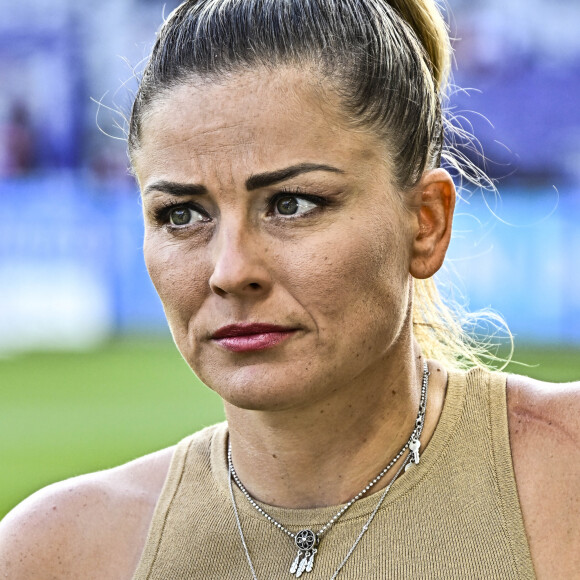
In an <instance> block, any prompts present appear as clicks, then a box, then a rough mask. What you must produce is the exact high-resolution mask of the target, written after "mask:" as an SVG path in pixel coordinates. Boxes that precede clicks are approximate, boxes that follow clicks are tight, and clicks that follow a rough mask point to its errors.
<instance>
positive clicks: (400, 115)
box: [129, 0, 449, 191]
mask: <svg viewBox="0 0 580 580" xmlns="http://www.w3.org/2000/svg"><path fill="white" fill-rule="evenodd" d="M397 4H401V5H402V6H404V7H405V11H406V12H407V14H406V16H407V17H408V18H409V20H410V22H407V21H406V20H405V19H404V18H403V15H402V13H401V12H400V11H399V9H398V8H397V7H396V5H397ZM413 4H415V5H416V6H415V8H414V10H410V8H409V7H410V6H411V5H413ZM430 4H432V2H431V1H427V2H423V1H416V2H413V0H404V1H403V0H399V1H398V2H392V3H387V2H384V1H380V0H187V1H186V2H184V3H183V4H181V5H180V6H179V7H178V8H177V9H176V10H174V11H173V13H172V14H171V15H170V16H169V17H168V19H167V20H166V22H165V23H164V25H163V26H162V28H161V30H160V32H159V34H158V37H157V40H156V42H155V45H154V48H153V51H152V55H151V58H150V60H149V62H148V64H147V66H146V69H145V71H144V74H143V77H142V80H141V83H140V87H139V89H138V92H137V96H136V99H135V101H134V105H133V110H132V114H131V120H130V126H129V151H130V153H133V152H134V151H135V150H137V149H138V148H139V143H140V139H141V131H142V119H143V113H144V111H145V110H146V109H147V107H148V106H150V105H151V104H152V102H153V101H155V98H156V97H157V96H159V95H160V94H162V93H164V92H165V91H168V90H170V89H171V88H172V87H174V86H176V85H177V84H180V83H183V82H187V81H188V80H189V81H191V82H195V80H194V79H195V77H198V78H200V77H202V78H203V77H205V78H208V77H209V78H210V79H211V78H212V77H219V76H222V75H225V74H231V73H235V72H240V71H244V70H251V69H255V68H257V67H266V68H272V67H276V66H287V65H290V66H297V67H299V68H300V70H307V69H308V68H310V69H311V70H313V71H316V75H317V77H319V78H321V79H322V82H324V80H325V79H326V80H327V84H328V86H329V88H331V89H334V91H335V92H336V93H337V94H338V96H339V97H340V102H341V105H342V108H343V110H344V112H345V116H346V117H347V118H348V120H349V121H350V122H351V123H353V124H355V125H358V126H360V127H364V128H367V129H368V130H370V131H372V132H374V133H375V134H377V135H378V136H379V137H381V138H382V139H384V141H385V144H386V146H387V151H388V152H389V158H390V168H391V170H392V171H393V173H394V176H393V180H394V184H395V185H396V186H397V187H398V188H399V189H400V190H401V191H405V190H407V189H409V188H412V187H413V186H415V185H416V184H417V183H418V181H419V180H420V178H421V176H422V174H423V172H424V171H425V169H430V168H434V167H437V166H438V165H439V163H440V159H441V150H442V146H443V121H442V114H441V106H440V94H439V91H440V88H441V87H440V84H442V82H443V76H444V74H445V73H444V70H445V69H446V67H447V63H446V62H442V61H445V59H446V58H448V54H449V53H448V51H447V52H446V51H445V50H441V46H440V45H441V43H447V44H448V38H447V35H446V31H445V25H444V23H443V20H442V19H441V16H440V15H439V12H438V11H437V9H436V7H435V5H433V6H432V7H431V10H430V11H429V10H426V8H425V6H429V5H430ZM418 7H422V8H423V10H422V12H421V11H417V8H418ZM425 15H427V16H428V17H429V18H426V16H425ZM421 17H422V21H421ZM437 17H438V18H439V20H437ZM429 19H430V20H429ZM429 25H430V29H429ZM442 31H443V32H442ZM419 35H422V36H423V37H424V38H423V40H424V42H422V39H420V38H419ZM437 35H439V36H441V39H440V40H441V42H439V43H438V44H437V43H434V38H435V37H436V36H437ZM433 46H435V47H436V48H437V49H438V50H433V48H432V47H433ZM430 47H431V50H432V52H433V54H429V53H428V49H429V48H430Z"/></svg>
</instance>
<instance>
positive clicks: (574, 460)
mask: <svg viewBox="0 0 580 580" xmlns="http://www.w3.org/2000/svg"><path fill="white" fill-rule="evenodd" d="M507 404H508V424H509V433H510V445H511V450H512V459H513V465H514V472H515V476H516V483H517V489H518V494H519V498H520V505H521V508H522V514H523V518H524V526H525V530H526V534H527V536H528V541H529V545H530V550H531V553H532V560H533V562H534V567H535V569H536V574H537V577H538V578H571V577H573V571H574V570H575V571H577V570H578V569H580V557H579V552H578V550H577V546H578V543H580V531H579V530H580V501H579V497H578V489H580V383H578V382H577V383H562V384H557V383H547V382H543V381H538V380H534V379H530V378H528V377H523V376H518V375H509V376H508V380H507Z"/></svg>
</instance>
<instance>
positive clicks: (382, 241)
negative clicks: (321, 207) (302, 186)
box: [284, 219, 408, 327]
mask: <svg viewBox="0 0 580 580" xmlns="http://www.w3.org/2000/svg"><path fill="white" fill-rule="evenodd" d="M361 223H363V224H365V225H364V226H363V227H361ZM356 225H357V226H358V227H354V221H353V227H346V228H343V229H342V231H340V232H339V234H338V235H336V234H335V235H332V236H329V237H331V239H329V240H328V241H327V243H318V244H316V245H307V246H306V247H304V248H303V250H304V251H303V252H300V254H299V256H298V257H296V258H293V259H292V267H289V266H288V265H286V266H287V267H286V269H285V274H284V275H285V276H286V283H287V285H288V287H294V288H295V289H296V292H297V294H298V295H299V296H304V297H306V296H307V297H308V299H307V301H308V303H309V304H308V309H311V310H312V314H313V315H314V317H315V318H316V315H317V314H318V315H321V316H320V317H319V320H318V321H317V322H318V323H319V324H328V325H329V327H330V326H333V325H334V324H335V323H336V322H337V321H338V322H340V321H347V320H348V321H349V322H350V323H351V324H358V321H360V323H361V324H362V325H365V324H372V323H373V322H374V321H375V320H377V321H378V318H381V324H382V323H384V317H385V316H387V317H388V318H392V316H393V315H394V312H395V311H400V310H403V311H404V310H405V308H406V305H407V290H408V263H407V262H408V257H407V253H406V252H405V248H404V243H403V241H402V240H401V236H400V235H397V234H396V233H395V231H394V227H392V226H391V225H389V224H385V222H384V221H382V222H381V224H380V225H379V224H376V223H373V220H369V219H367V220H366V223H365V222H361V221H358V220H357V221H356ZM299 300H300V298H299ZM305 301H306V299H305Z"/></svg>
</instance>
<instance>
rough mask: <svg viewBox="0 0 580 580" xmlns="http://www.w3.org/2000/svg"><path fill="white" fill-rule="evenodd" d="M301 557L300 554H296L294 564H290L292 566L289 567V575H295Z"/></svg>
mask: <svg viewBox="0 0 580 580" xmlns="http://www.w3.org/2000/svg"><path fill="white" fill-rule="evenodd" d="M301 555H302V552H298V556H296V559H295V560H294V562H292V566H290V574H296V570H298V564H299V563H300V556H301Z"/></svg>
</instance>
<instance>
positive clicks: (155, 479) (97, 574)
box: [0, 448, 173, 580]
mask: <svg viewBox="0 0 580 580" xmlns="http://www.w3.org/2000/svg"><path fill="white" fill-rule="evenodd" d="M172 454H173V448H169V449H165V450H163V451H160V452H157V453H153V454H151V455H147V456H145V457H142V458H140V459H137V460H135V461H132V462H130V463H127V464H125V465H122V466H119V467H115V468H113V469H109V470H106V471H101V472H97V473H90V474H87V475H82V476H80V477H75V478H72V479H69V480H66V481H62V482H59V483H55V484H53V485H50V486H48V487H46V488H44V489H41V490H40V491H38V492H36V493H35V494H33V495H32V496H30V497H29V498H28V499H26V500H25V501H23V502H22V503H21V504H20V505H18V506H17V507H16V508H15V509H14V510H12V512H10V513H9V514H8V515H7V516H6V518H4V520H3V521H2V522H1V523H0V577H7V578H11V579H13V580H20V579H24V578H35V579H37V580H42V579H44V578H47V579H48V578H51V579H52V578H55V577H57V578H59V579H61V580H68V579H69V578H70V579H71V580H72V579H73V578H83V579H86V580H90V579H93V578H94V579H95V580H96V579H97V578H99V579H100V580H108V579H111V580H113V579H115V580H121V579H124V578H131V576H132V574H133V571H134V570H135V568H136V566H137V563H138V560H139V557H140V555H141V552H142V549H143V546H144V543H145V540H146V536H147V532H148V529H149V524H150V521H151V518H152V516H153V511H154V509H155V505H156V503H157V499H158V497H159V494H160V493H161V490H162V487H163V483H164V481H165V477H166V475H167V471H168V469H169V464H170V461H171V457H172Z"/></svg>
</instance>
